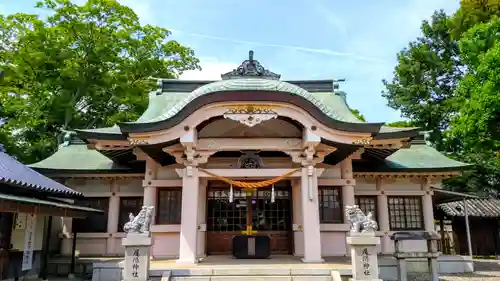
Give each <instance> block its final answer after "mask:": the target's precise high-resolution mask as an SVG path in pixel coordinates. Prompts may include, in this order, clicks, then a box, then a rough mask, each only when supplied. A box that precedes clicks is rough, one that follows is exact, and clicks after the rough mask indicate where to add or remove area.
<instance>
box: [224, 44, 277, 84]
mask: <svg viewBox="0 0 500 281" xmlns="http://www.w3.org/2000/svg"><path fill="white" fill-rule="evenodd" d="M221 77H222V80H227V79H241V78H262V79H269V80H279V79H280V77H281V75H279V74H276V73H274V72H271V71H269V70H267V69H265V68H264V67H263V66H262V65H261V64H260V63H259V62H258V61H256V60H254V59H253V51H252V50H250V51H249V52H248V59H247V60H245V61H244V62H242V63H241V65H240V66H238V68H236V69H234V70H233V71H230V72H228V73H225V74H222V75H221Z"/></svg>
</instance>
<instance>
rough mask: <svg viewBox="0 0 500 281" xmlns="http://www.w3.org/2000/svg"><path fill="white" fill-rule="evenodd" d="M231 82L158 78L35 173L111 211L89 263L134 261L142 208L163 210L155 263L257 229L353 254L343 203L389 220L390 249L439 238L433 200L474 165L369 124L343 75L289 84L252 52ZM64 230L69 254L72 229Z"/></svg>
mask: <svg viewBox="0 0 500 281" xmlns="http://www.w3.org/2000/svg"><path fill="white" fill-rule="evenodd" d="M221 76H222V80H219V81H186V80H168V79H165V80H159V81H158V89H157V90H156V91H154V92H152V93H150V94H149V106H148V108H147V109H146V110H145V112H144V113H143V114H142V116H141V117H140V118H139V119H137V120H135V121H130V122H125V123H119V124H116V125H114V126H112V127H108V128H98V129H81V130H76V131H75V132H68V133H67V134H66V136H65V138H64V141H63V142H62V143H61V145H60V146H59V149H58V151H57V152H55V153H54V154H53V155H52V156H50V157H48V158H47V159H45V160H43V161H41V162H38V163H35V164H33V165H31V167H33V168H35V169H37V170H38V171H40V172H42V173H44V174H45V175H48V176H50V177H51V178H54V179H58V180H59V181H61V182H63V183H64V184H65V185H66V186H69V187H71V188H73V189H74V190H77V191H78V192H82V193H83V194H84V195H85V199H82V200H80V201H79V203H82V204H86V205H88V206H90V207H92V208H95V209H101V210H104V211H105V213H106V214H107V215H104V216H103V215H99V214H93V215H90V216H89V217H87V218H86V221H85V224H84V225H85V227H84V228H83V229H79V230H78V239H77V250H78V252H79V254H80V256H123V254H124V249H123V247H122V245H121V239H122V238H123V237H124V236H125V234H124V233H123V225H124V224H125V223H126V222H127V221H128V220H129V213H133V214H137V213H138V212H139V210H140V208H141V206H143V205H147V206H154V207H155V215H154V222H153V225H152V226H151V235H152V237H153V246H152V255H153V257H154V258H172V259H176V260H177V261H178V262H181V263H196V262H197V261H198V259H199V258H201V257H205V256H207V255H208V256H209V255H230V254H231V253H232V251H233V244H232V238H233V236H238V235H249V234H254V235H265V236H268V237H270V246H269V247H270V251H271V254H272V255H277V254H280V255H295V256H299V257H302V261H304V262H321V261H322V259H323V258H324V257H330V256H346V255H349V249H348V246H347V245H346V235H347V234H348V231H349V224H348V223H347V219H346V217H345V215H344V207H345V206H348V205H354V204H357V205H359V206H360V208H361V209H362V210H363V211H364V212H365V213H367V212H372V214H373V217H374V219H375V220H376V221H377V222H378V225H379V231H378V232H377V235H379V236H381V245H380V246H379V252H380V253H382V254H390V253H392V252H393V250H394V248H393V243H392V241H391V240H390V238H389V236H390V235H391V234H392V233H393V232H394V231H401V230H412V231H431V230H434V229H435V226H434V215H433V214H434V209H433V195H434V193H435V191H436V190H439V189H440V188H441V186H440V182H441V180H442V179H444V178H448V177H452V176H454V175H456V174H458V173H459V172H460V171H461V170H463V169H464V168H466V167H467V166H468V165H467V164H465V163H461V162H457V161H455V160H452V159H449V158H447V157H446V156H444V155H442V154H440V153H439V152H438V151H436V150H435V149H434V148H432V147H430V146H428V145H426V143H425V141H424V138H423V136H422V135H421V134H420V132H419V129H418V128H394V127H388V126H384V123H369V122H364V121H360V120H359V119H358V118H357V117H356V116H355V115H354V114H353V113H352V112H351V110H350V108H349V106H348V105H347V102H346V95H345V93H343V92H342V91H340V90H339V89H338V85H337V84H336V82H335V81H334V80H301V81H284V80H281V79H280V75H279V74H276V73H273V72H271V71H269V70H267V69H265V68H264V67H263V66H262V65H261V64H260V63H259V62H258V61H257V60H254V58H253V52H250V56H249V58H248V59H247V60H245V61H244V62H243V63H242V64H241V65H240V66H239V67H238V68H237V69H235V70H233V71H231V72H229V73H225V74H222V75H221ZM62 221H63V223H62V226H61V230H60V232H61V236H60V237H62V240H63V241H62V247H61V252H62V254H66V255H69V254H70V253H71V247H72V241H71V238H72V234H71V233H72V220H71V219H70V218H64V219H63V220H62ZM420 242H422V243H420ZM424 246H425V241H414V242H411V241H409V242H408V243H406V244H404V247H406V248H407V249H409V250H411V249H418V248H423V247H424Z"/></svg>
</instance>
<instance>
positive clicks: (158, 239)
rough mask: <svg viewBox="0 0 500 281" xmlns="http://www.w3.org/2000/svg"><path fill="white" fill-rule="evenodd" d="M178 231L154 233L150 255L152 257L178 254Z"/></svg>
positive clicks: (171, 256)
mask: <svg viewBox="0 0 500 281" xmlns="http://www.w3.org/2000/svg"><path fill="white" fill-rule="evenodd" d="M179 247H180V234H179V233H154V234H153V247H152V255H153V257H154V258H175V257H178V256H179Z"/></svg>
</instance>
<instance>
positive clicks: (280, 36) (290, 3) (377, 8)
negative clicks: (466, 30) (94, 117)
mask: <svg viewBox="0 0 500 281" xmlns="http://www.w3.org/2000/svg"><path fill="white" fill-rule="evenodd" d="M82 1H83V0H77V1H75V2H82ZM35 2H36V1H34V0H3V1H0V13H3V14H7V13H13V12H28V13H35V12H37V11H36V10H35V9H34V8H33V5H34V3H35ZM120 2H121V3H122V4H125V5H128V6H129V7H131V8H133V9H134V10H135V11H136V13H137V14H138V15H139V16H140V18H141V21H142V22H143V23H149V24H154V25H158V26H162V27H165V28H168V29H170V30H171V31H172V32H173V33H172V39H175V40H178V41H179V42H181V43H182V44H185V45H188V46H190V47H192V48H193V49H194V50H195V52H196V55H197V56H198V57H199V58H200V60H201V66H202V68H203V70H202V71H197V72H189V73H185V74H184V75H183V77H182V78H183V79H219V78H220V74H221V73H224V72H227V71H230V70H232V69H233V68H235V67H237V66H238V65H239V63H241V62H242V61H243V60H244V59H246V58H247V57H248V51H249V50H250V49H252V50H254V52H255V55H254V58H255V59H257V60H259V61H260V63H261V64H262V65H263V66H264V67H265V68H268V69H269V70H271V71H273V72H276V73H279V74H281V75H282V79H290V80H292V79H304V80H305V79H339V78H345V79H346V82H345V83H344V84H343V85H341V89H342V90H344V91H345V92H347V101H348V103H349V105H350V106H351V107H352V108H355V109H358V110H360V111H361V113H363V114H364V115H365V117H366V118H367V119H368V121H373V122H379V121H385V122H391V121H397V120H400V119H401V117H400V114H399V112H397V111H394V110H392V109H391V108H389V107H388V106H387V105H386V104H387V101H386V100H385V99H384V98H383V97H382V96H381V91H382V90H383V85H382V82H381V80H382V79H384V78H386V79H390V78H391V77H392V72H393V69H394V66H395V65H396V54H397V52H398V51H400V50H401V49H402V48H403V47H405V46H406V45H407V44H408V42H409V41H410V40H413V39H414V38H416V37H417V36H419V34H420V24H421V22H422V20H424V19H427V18H429V17H430V16H431V14H432V12H433V11H434V10H437V9H444V10H445V11H446V12H448V13H452V12H454V11H455V10H456V9H457V8H458V6H459V1H458V0H378V1H366V0H365V1H345V0H344V1H338V0H245V1H241V0H240V1H238V0H175V1H174V0H122V1H120Z"/></svg>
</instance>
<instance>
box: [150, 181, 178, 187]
mask: <svg viewBox="0 0 500 281" xmlns="http://www.w3.org/2000/svg"><path fill="white" fill-rule="evenodd" d="M142 186H144V187H146V186H154V187H180V186H182V180H181V179H178V180H143V181H142Z"/></svg>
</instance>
